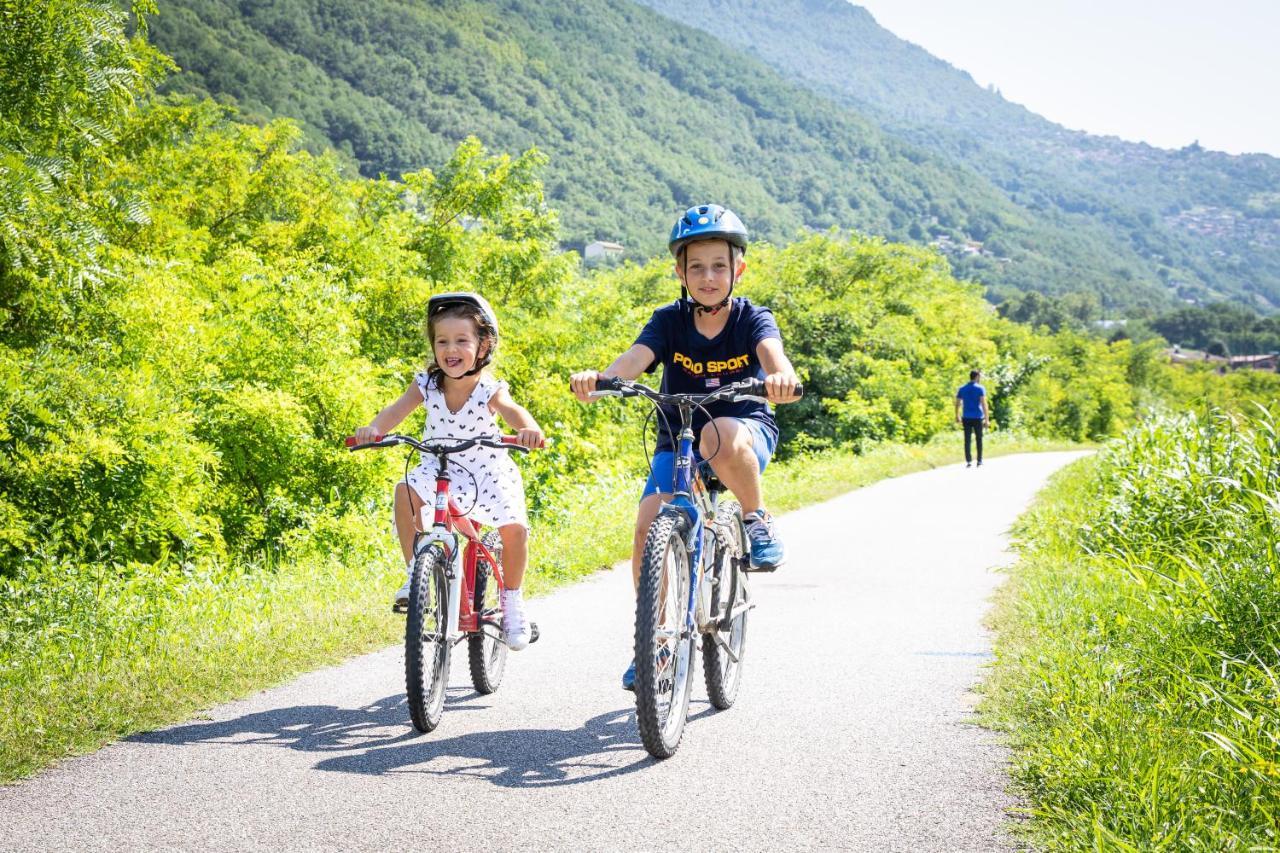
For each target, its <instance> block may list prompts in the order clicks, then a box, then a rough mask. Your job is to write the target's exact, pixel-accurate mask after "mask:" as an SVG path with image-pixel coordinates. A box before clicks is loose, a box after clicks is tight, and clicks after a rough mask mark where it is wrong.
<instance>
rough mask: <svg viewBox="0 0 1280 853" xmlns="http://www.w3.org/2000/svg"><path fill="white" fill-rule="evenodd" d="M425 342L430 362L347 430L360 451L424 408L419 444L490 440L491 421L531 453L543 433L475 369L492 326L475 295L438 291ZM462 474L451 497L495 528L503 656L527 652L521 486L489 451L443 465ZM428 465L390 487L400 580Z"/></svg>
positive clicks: (432, 472)
mask: <svg viewBox="0 0 1280 853" xmlns="http://www.w3.org/2000/svg"><path fill="white" fill-rule="evenodd" d="M427 340H428V341H430V342H431V351H432V356H433V360H432V362H431V364H430V365H429V366H428V367H427V369H426V370H425V371H423V372H420V373H417V374H415V375H414V378H413V381H412V382H411V383H409V386H408V387H407V388H406V389H405V392H404V393H403V394H402V395H400V397H399V399H397V400H396V401H395V402H393V403H391V404H390V405H388V406H387V407H386V408H384V409H383V410H382V411H380V412H378V414H377V416H376V417H375V418H374V419H373V420H372V421H370V422H369V425H368V426H364V427H361V428H360V429H358V430H356V435H355V438H356V441H358V442H360V443H368V442H372V441H374V440H376V439H377V438H378V437H380V436H382V435H385V434H387V433H389V432H391V431H392V430H393V429H395V427H396V426H397V425H398V424H399V423H400V422H401V421H403V420H404V419H405V418H406V417H408V416H409V414H410V413H412V412H413V411H414V410H415V409H417V408H418V406H422V407H424V408H425V409H426V410H427V423H426V430H425V433H424V437H426V438H433V439H440V438H473V437H476V436H492V435H495V434H497V432H498V426H497V423H496V421H495V420H494V415H495V414H499V415H501V416H502V419H503V420H504V421H506V423H507V424H508V425H509V426H510V427H511V428H512V429H514V430H516V441H517V443H519V444H521V445H523V446H524V447H529V448H533V447H540V446H541V445H542V443H543V433H542V430H541V429H540V428H539V427H538V423H537V421H535V420H534V419H533V416H532V415H530V414H529V412H528V410H527V409H525V408H524V407H523V406H521V405H519V404H518V403H516V402H515V401H514V400H513V399H512V398H511V394H510V392H509V391H508V389H507V383H505V382H501V381H498V380H497V379H495V378H494V377H493V376H492V375H490V373H489V371H487V370H486V369H485V367H486V366H487V365H488V364H489V363H490V361H492V359H493V354H494V351H495V350H496V349H497V346H498V319H497V316H496V315H495V314H494V313H493V309H492V308H491V307H490V306H489V303H488V302H487V301H485V299H484V297H482V296H480V295H479V294H476V293H442V294H439V295H437V296H433V297H431V300H430V302H429V303H428V304H427ZM453 462H454V463H456V465H457V466H458V468H459V469H461V470H465V471H466V472H468V474H469V476H466V475H463V476H457V477H455V478H454V481H453V482H454V496H455V497H456V498H457V499H458V503H459V504H460V505H461V506H462V507H463V508H464V509H465V508H467V507H470V510H469V512H468V514H469V515H470V516H471V517H472V518H473V519H475V520H476V521H479V522H480V523H482V524H487V525H490V526H492V527H496V528H497V529H498V532H499V534H500V535H501V537H502V565H503V578H504V580H505V584H506V589H504V590H503V600H502V612H503V617H502V631H503V635H504V636H505V638H506V641H507V645H508V646H509V647H510V648H511V649H513V650H516V651H518V650H520V649H523V648H524V647H525V646H527V645H528V644H529V637H530V628H529V620H528V619H527V618H526V617H525V613H524V604H523V600H522V596H521V584H522V583H523V580H524V570H525V566H526V564H527V563H528V559H529V520H528V516H527V515H526V513H525V501H524V481H523V480H522V479H521V477H520V470H519V469H518V468H517V467H516V465H515V462H514V461H512V459H511V458H510V456H509V455H508V454H506V453H504V452H502V451H499V450H495V449H492V448H485V447H475V448H472V449H470V450H466V451H463V452H461V453H458V454H457V455H456V456H455V457H454V460H453ZM437 473H438V472H437V471H436V461H435V459H434V458H431V457H426V456H424V457H423V460H422V462H421V464H419V465H418V467H416V468H414V469H413V470H412V471H410V472H409V474H408V476H407V477H406V478H405V482H402V483H399V484H397V485H396V491H395V523H396V534H397V536H398V537H399V539H400V549H401V551H402V552H403V554H404V559H405V564H406V573H407V572H408V571H411V569H412V565H413V540H414V533H415V531H420V530H422V529H423V528H422V507H423V506H424V505H426V506H431V505H432V503H433V498H434V492H435V483H436V474H437ZM408 597H409V581H408V580H406V581H405V584H404V586H402V587H401V588H400V589H399V590H397V591H396V594H395V600H394V603H395V605H396V606H397V607H399V606H403V605H404V604H405V603H407V600H408Z"/></svg>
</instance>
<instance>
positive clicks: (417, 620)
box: [404, 543, 449, 732]
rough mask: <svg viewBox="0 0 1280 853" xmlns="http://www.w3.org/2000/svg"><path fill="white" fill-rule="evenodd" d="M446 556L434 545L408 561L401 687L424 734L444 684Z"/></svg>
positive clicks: (440, 703)
mask: <svg viewBox="0 0 1280 853" xmlns="http://www.w3.org/2000/svg"><path fill="white" fill-rule="evenodd" d="M447 565H448V557H447V556H446V555H445V552H444V548H443V547H442V546H441V545H440V544H439V543H434V544H432V545H429V546H428V547H427V548H426V549H425V550H424V551H423V552H422V553H421V554H419V555H418V557H417V559H416V560H414V562H413V577H412V579H411V580H410V582H409V614H408V618H407V619H406V620H405V629H404V682H405V692H406V693H408V696H409V716H410V717H411V718H412V719H413V727H414V728H415V729H417V730H418V731H420V732H429V731H431V730H432V729H434V728H435V727H436V726H438V725H440V716H441V714H443V713H444V694H445V688H446V687H447V686H448V684H449V638H448V636H447V633H448V630H449V581H448V578H447V577H446V576H445V567H446V566H447Z"/></svg>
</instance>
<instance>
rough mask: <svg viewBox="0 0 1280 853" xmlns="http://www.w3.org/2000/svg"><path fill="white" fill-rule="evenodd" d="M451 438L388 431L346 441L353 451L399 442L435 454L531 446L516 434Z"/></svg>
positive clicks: (525, 451)
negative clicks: (434, 439) (439, 439)
mask: <svg viewBox="0 0 1280 853" xmlns="http://www.w3.org/2000/svg"><path fill="white" fill-rule="evenodd" d="M449 440H450V441H453V442H455V443H454V444H451V445H446V444H441V443H439V442H435V443H429V442H425V441H418V440H417V439H416V438H410V437H409V436H407V435H399V434H397V433H388V434H387V435H380V436H378V437H377V438H375V439H374V440H373V441H370V442H366V443H364V444H359V443H358V442H357V441H356V437H355V436H354V435H349V436H347V438H346V441H345V443H346V445H347V448H348V449H349V450H353V451H354V450H364V449H365V448H368V447H394V446H395V445H397V444H407V445H409V446H410V447H412V448H414V449H415V450H418V451H421V452H422V453H430V454H433V455H440V454H445V455H448V454H450V453H461V452H462V451H464V450H470V449H471V448H472V447H492V448H494V449H495V450H518V451H520V452H521V453H528V452H529V448H527V447H525V446H524V445H522V444H516V437H515V436H514V435H500V436H489V435H481V436H476V437H475V438H458V439H449Z"/></svg>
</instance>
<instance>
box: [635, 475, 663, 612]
mask: <svg viewBox="0 0 1280 853" xmlns="http://www.w3.org/2000/svg"><path fill="white" fill-rule="evenodd" d="M669 500H671V495H670V494H658V495H648V496H646V497H644V498H642V499H641V500H640V506H639V508H638V509H636V531H635V536H634V537H633V538H632V540H631V583H632V585H633V586H634V587H635V588H636V589H637V590H639V589H640V561H641V560H642V559H644V540H645V539H647V538H648V537H649V526H650V525H651V524H653V520H654V519H655V518H657V517H658V510H660V509H662V502H663V501H669Z"/></svg>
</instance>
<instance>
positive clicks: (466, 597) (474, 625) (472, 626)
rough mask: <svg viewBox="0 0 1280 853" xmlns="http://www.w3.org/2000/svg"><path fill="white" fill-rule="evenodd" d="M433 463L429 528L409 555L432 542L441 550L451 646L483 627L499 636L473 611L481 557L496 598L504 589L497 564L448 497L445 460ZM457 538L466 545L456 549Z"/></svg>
mask: <svg viewBox="0 0 1280 853" xmlns="http://www.w3.org/2000/svg"><path fill="white" fill-rule="evenodd" d="M437 459H438V461H439V463H440V466H439V471H440V473H439V475H438V476H437V477H436V501H435V511H434V515H433V517H432V523H431V528H430V529H429V530H427V531H425V532H419V533H418V534H417V535H416V536H415V537H414V541H413V553H414V555H415V556H416V555H418V554H420V553H422V551H423V550H424V549H426V548H428V547H430V546H431V544H432V543H435V542H439V543H440V545H441V547H442V548H444V553H445V557H446V558H447V559H448V568H447V569H446V570H445V576H446V577H447V578H448V579H449V624H448V639H449V642H451V643H457V642H458V641H459V640H461V639H462V638H463V637H465V636H466V635H467V634H472V633H476V632H478V631H483V630H484V628H485V627H492V628H493V629H494V630H497V631H499V632H500V631H501V630H502V628H501V626H500V625H499V624H498V623H496V622H494V621H493V620H492V619H483V618H482V616H481V614H480V613H477V612H476V609H475V604H474V601H475V588H476V569H477V564H478V563H479V560H480V558H481V557H483V558H484V559H485V560H487V561H488V563H489V566H490V567H492V569H493V578H494V582H495V583H497V585H498V592H499V595H501V592H502V590H504V589H506V584H505V582H504V581H503V577H502V567H501V565H500V564H499V562H498V560H497V559H495V558H494V556H493V554H492V553H491V552H490V551H489V549H488V548H486V547H485V544H484V543H483V542H482V541H480V533H479V531H478V530H476V526H475V524H474V523H473V522H472V521H471V519H469V518H467V517H466V516H465V515H463V513H462V510H461V508H460V507H459V506H458V504H457V501H455V500H454V499H453V497H452V496H451V495H450V494H449V483H450V482H451V481H452V479H453V478H452V476H451V475H450V474H449V471H448V467H447V460H446V459H445V457H444V455H443V454H442V455H439V456H438V457H437ZM459 537H462V539H464V540H465V543H466V544H465V545H463V547H462V548H459V547H458V540H459Z"/></svg>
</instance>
